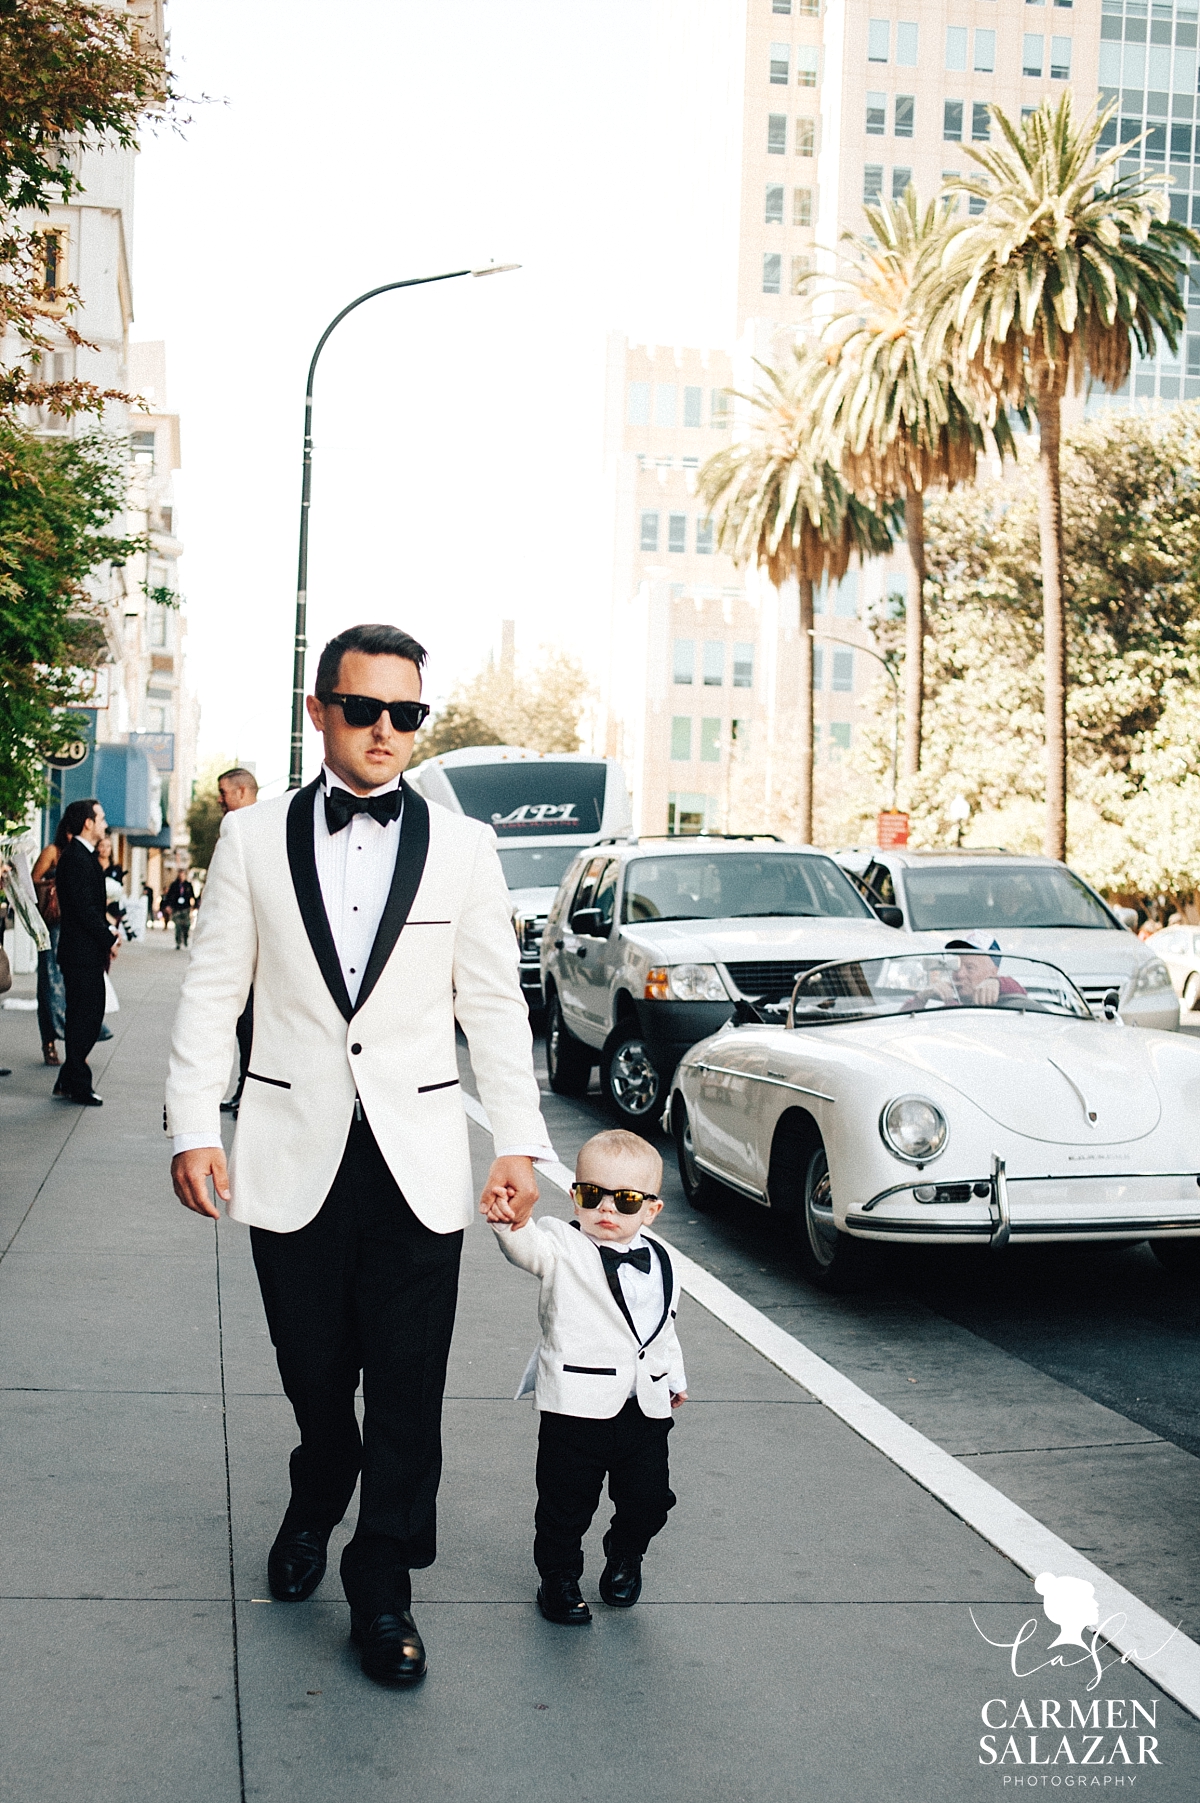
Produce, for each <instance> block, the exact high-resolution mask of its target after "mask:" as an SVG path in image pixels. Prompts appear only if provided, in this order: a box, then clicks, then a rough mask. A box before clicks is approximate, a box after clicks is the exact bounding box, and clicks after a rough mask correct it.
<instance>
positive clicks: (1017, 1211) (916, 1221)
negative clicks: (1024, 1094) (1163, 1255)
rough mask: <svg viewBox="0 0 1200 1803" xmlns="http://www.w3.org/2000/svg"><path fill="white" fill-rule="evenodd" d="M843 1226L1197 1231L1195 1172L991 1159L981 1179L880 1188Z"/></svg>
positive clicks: (923, 1235) (930, 1238) (963, 1241)
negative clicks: (1100, 1169) (1025, 1169)
mask: <svg viewBox="0 0 1200 1803" xmlns="http://www.w3.org/2000/svg"><path fill="white" fill-rule="evenodd" d="M930 1191H932V1192H933V1193H932V1195H929V1194H928V1192H930ZM845 1229H846V1232H847V1233H849V1234H851V1235H853V1236H854V1237H855V1238H856V1239H870V1240H885V1241H889V1240H890V1241H892V1242H894V1243H896V1244H912V1243H913V1242H914V1241H915V1242H917V1243H918V1244H926V1245H938V1246H956V1245H957V1246H979V1245H989V1246H995V1247H997V1248H999V1247H1001V1246H1004V1245H1007V1244H1009V1243H1011V1242H1014V1241H1017V1240H1020V1241H1022V1242H1025V1243H1037V1242H1049V1241H1053V1240H1060V1241H1065V1240H1143V1239H1150V1238H1160V1237H1167V1236H1172V1237H1174V1236H1188V1237H1192V1236H1196V1237H1200V1176H1197V1175H1196V1173H1195V1172H1191V1171H1187V1172H1167V1173H1160V1174H1154V1175H1145V1174H1136V1175H1134V1174H1121V1175H1114V1176H1110V1177H1097V1176H1094V1175H1092V1176H1087V1177H1010V1176H1008V1175H1007V1173H1006V1171H1005V1168H1004V1163H1003V1161H1002V1160H1000V1159H997V1160H995V1161H994V1166H993V1170H992V1172H991V1174H990V1176H988V1177H979V1178H976V1179H974V1180H971V1181H961V1182H958V1183H947V1182H942V1183H936V1184H935V1183H929V1184H905V1185H901V1186H897V1188H895V1189H891V1190H884V1191H882V1192H881V1193H880V1194H879V1195H877V1196H873V1197H871V1198H870V1200H869V1201H867V1202H864V1203H860V1204H857V1205H854V1206H852V1207H850V1208H849V1209H848V1210H847V1211H846V1220H845Z"/></svg>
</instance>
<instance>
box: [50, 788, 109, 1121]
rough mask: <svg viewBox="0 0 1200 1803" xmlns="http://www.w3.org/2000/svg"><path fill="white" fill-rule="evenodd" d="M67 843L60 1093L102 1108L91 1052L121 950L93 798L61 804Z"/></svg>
mask: <svg viewBox="0 0 1200 1803" xmlns="http://www.w3.org/2000/svg"><path fill="white" fill-rule="evenodd" d="M62 824H63V828H64V830H65V832H66V834H67V835H68V844H67V845H66V847H65V849H64V850H63V851H62V852H61V853H60V854H59V858H58V863H57V865H56V867H55V887H56V888H57V891H58V909H59V926H58V964H59V969H60V970H61V971H62V975H63V986H64V988H65V990H66V998H67V1018H66V1042H67V1057H66V1063H65V1064H64V1065H63V1068H62V1072H61V1074H60V1076H59V1079H58V1082H57V1083H56V1084H55V1086H54V1093H55V1095H56V1096H63V1097H65V1099H66V1100H67V1101H69V1102H78V1103H79V1104H80V1105H81V1106H82V1107H87V1108H99V1107H100V1106H101V1099H100V1097H99V1096H98V1095H97V1094H96V1092H95V1090H94V1089H93V1088H92V1073H91V1069H90V1067H89V1065H88V1054H89V1053H90V1051H91V1049H92V1047H93V1046H94V1045H95V1043H96V1041H97V1039H98V1038H99V1037H100V1029H101V1027H102V1026H103V1025H104V978H105V976H106V975H107V973H108V967H109V965H110V964H111V962H112V960H113V959H114V958H115V957H116V955H117V942H118V940H117V935H116V934H115V933H114V932H113V931H112V928H111V927H110V926H109V924H108V912H107V908H108V897H107V895H106V894H105V889H104V872H103V871H102V870H101V868H100V865H99V863H98V862H97V859H96V849H97V847H98V845H99V843H100V841H101V839H102V838H103V837H104V831H105V825H106V822H105V819H104V809H103V808H102V807H101V806H100V803H99V802H98V801H96V800H95V799H94V798H92V799H91V800H88V801H73V802H72V803H71V804H70V806H69V807H67V808H65V809H64V810H63V817H62Z"/></svg>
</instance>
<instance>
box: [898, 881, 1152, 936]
mask: <svg viewBox="0 0 1200 1803" xmlns="http://www.w3.org/2000/svg"><path fill="white" fill-rule="evenodd" d="M904 898H905V901H906V902H907V904H908V925H909V926H910V927H911V928H912V930H913V932H914V933H950V932H977V931H979V930H981V929H988V930H994V931H996V932H999V931H1001V930H1002V929H1003V928H1005V927H1009V928H1012V927H1088V928H1091V929H1093V930H1095V931H1105V930H1107V931H1108V932H1120V931H1121V929H1120V927H1118V926H1117V924H1116V922H1115V921H1114V920H1113V918H1112V916H1111V915H1110V914H1109V913H1108V911H1107V909H1105V908H1104V907H1102V906H1101V904H1100V903H1099V902H1098V901H1097V899H1096V897H1095V896H1094V895H1093V894H1092V892H1091V890H1090V889H1089V888H1087V886H1086V885H1085V884H1083V883H1081V882H1080V880H1079V878H1078V877H1077V876H1074V875H1072V873H1071V872H1070V871H1069V870H1064V869H1062V868H1061V866H1058V867H1056V866H1054V865H1052V864H976V865H963V864H943V865H939V866H936V867H935V868H934V869H932V870H906V871H905V873H904Z"/></svg>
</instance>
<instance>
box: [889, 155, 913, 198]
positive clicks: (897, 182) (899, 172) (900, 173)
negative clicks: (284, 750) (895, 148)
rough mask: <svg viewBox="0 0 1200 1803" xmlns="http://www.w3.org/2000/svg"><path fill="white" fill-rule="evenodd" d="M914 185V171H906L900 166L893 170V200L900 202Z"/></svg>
mask: <svg viewBox="0 0 1200 1803" xmlns="http://www.w3.org/2000/svg"><path fill="white" fill-rule="evenodd" d="M911 185H912V170H911V169H904V168H902V167H901V166H900V165H899V164H897V165H896V167H895V168H894V169H893V170H892V199H893V200H899V199H900V196H901V195H902V194H903V193H904V190H905V189H906V188H908V187H910V186H911Z"/></svg>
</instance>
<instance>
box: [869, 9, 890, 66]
mask: <svg viewBox="0 0 1200 1803" xmlns="http://www.w3.org/2000/svg"><path fill="white" fill-rule="evenodd" d="M891 35H892V27H891V24H890V23H889V21H888V20H887V19H872V20H871V22H870V24H869V25H868V26H867V61H868V62H869V63H886V62H887V60H888V53H889V43H890V40H891Z"/></svg>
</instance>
